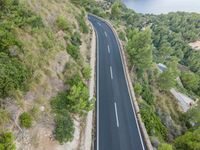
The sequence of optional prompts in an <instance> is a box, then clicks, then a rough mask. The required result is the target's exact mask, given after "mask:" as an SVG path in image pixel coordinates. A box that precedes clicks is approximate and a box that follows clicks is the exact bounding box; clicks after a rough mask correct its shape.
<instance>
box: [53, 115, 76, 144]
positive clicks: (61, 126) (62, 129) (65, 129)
mask: <svg viewBox="0 0 200 150" xmlns="http://www.w3.org/2000/svg"><path fill="white" fill-rule="evenodd" d="M55 122H56V127H55V138H56V140H58V141H59V142H60V143H61V144H63V143H64V142H68V141H71V140H72V139H73V135H74V123H73V120H72V119H71V117H70V115H69V113H68V112H67V111H65V112H63V115H57V116H56V119H55Z"/></svg>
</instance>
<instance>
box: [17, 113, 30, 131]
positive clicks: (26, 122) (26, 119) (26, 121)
mask: <svg viewBox="0 0 200 150" xmlns="http://www.w3.org/2000/svg"><path fill="white" fill-rule="evenodd" d="M19 121H20V125H21V126H22V127H25V128H30V127H31V126H32V122H33V120H32V117H31V115H30V114H29V113H27V112H24V113H22V114H21V115H20V116H19Z"/></svg>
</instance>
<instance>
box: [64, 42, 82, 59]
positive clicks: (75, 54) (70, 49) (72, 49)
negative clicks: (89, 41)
mask: <svg viewBox="0 0 200 150" xmlns="http://www.w3.org/2000/svg"><path fill="white" fill-rule="evenodd" d="M67 53H68V54H69V55H70V56H72V58H74V59H78V58H79V54H80V51H79V47H78V46H75V45H72V44H69V45H68V46H67Z"/></svg>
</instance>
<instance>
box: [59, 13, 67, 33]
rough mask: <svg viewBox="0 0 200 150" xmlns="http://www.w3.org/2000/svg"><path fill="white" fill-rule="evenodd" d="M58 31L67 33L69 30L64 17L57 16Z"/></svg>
mask: <svg viewBox="0 0 200 150" xmlns="http://www.w3.org/2000/svg"><path fill="white" fill-rule="evenodd" d="M56 23H57V26H58V28H59V29H61V30H64V31H67V30H68V29H69V24H68V22H67V19H66V18H65V17H64V16H59V17H58V18H57V20H56Z"/></svg>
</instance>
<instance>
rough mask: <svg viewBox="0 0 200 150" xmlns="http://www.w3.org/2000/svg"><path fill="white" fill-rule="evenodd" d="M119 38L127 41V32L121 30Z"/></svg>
mask: <svg viewBox="0 0 200 150" xmlns="http://www.w3.org/2000/svg"><path fill="white" fill-rule="evenodd" d="M119 38H120V39H121V40H122V41H126V34H125V33H124V32H122V31H120V32H119Z"/></svg>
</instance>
